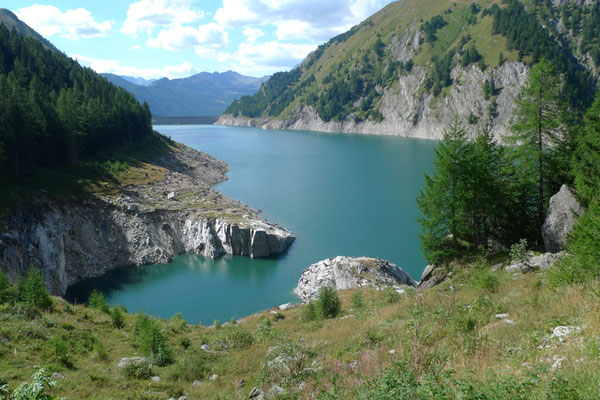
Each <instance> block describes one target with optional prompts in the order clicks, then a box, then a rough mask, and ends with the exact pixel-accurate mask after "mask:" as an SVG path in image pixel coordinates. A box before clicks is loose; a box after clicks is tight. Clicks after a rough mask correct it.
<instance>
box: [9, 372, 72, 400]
mask: <svg viewBox="0 0 600 400" xmlns="http://www.w3.org/2000/svg"><path fill="white" fill-rule="evenodd" d="M36 369H37V371H36V372H35V373H34V374H33V375H32V376H31V379H32V382H31V383H22V384H21V385H19V387H18V388H16V389H15V390H14V391H13V392H12V393H10V390H9V389H8V386H6V385H4V386H2V385H0V399H2V395H3V394H8V397H7V400H54V399H55V398H54V397H53V396H52V395H50V394H48V392H47V391H48V390H52V389H53V388H54V387H55V386H56V384H57V383H56V381H54V380H52V377H51V376H50V374H48V373H47V372H46V369H45V368H39V367H36ZM61 399H62V398H61ZM56 400H60V399H58V398H57V399H56Z"/></svg>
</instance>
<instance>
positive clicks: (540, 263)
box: [506, 252, 565, 273]
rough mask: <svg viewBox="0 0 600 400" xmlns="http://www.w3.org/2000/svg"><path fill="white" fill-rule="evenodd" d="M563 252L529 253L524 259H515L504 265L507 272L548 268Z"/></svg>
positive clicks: (523, 271) (525, 271) (524, 271)
mask: <svg viewBox="0 0 600 400" xmlns="http://www.w3.org/2000/svg"><path fill="white" fill-rule="evenodd" d="M564 254H565V253H564V252H560V253H544V254H540V255H537V256H536V255H533V253H530V254H529V256H528V258H527V259H526V260H525V261H517V262H514V263H511V264H509V265H508V266H507V267H506V270H507V271H508V272H522V273H527V272H532V271H536V270H542V271H545V270H548V269H550V268H551V267H552V266H553V265H554V264H556V262H557V261H558V260H559V259H560V258H561V257H562V256H563V255H564Z"/></svg>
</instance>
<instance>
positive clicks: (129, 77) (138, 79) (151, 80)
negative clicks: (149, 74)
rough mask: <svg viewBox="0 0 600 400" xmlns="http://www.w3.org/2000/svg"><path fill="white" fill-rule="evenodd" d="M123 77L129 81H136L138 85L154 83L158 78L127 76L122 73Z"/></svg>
mask: <svg viewBox="0 0 600 400" xmlns="http://www.w3.org/2000/svg"><path fill="white" fill-rule="evenodd" d="M121 78H123V79H125V80H126V81H129V82H131V83H135V84H136V85H140V86H150V84H152V82H156V79H144V78H136V77H133V76H126V75H121Z"/></svg>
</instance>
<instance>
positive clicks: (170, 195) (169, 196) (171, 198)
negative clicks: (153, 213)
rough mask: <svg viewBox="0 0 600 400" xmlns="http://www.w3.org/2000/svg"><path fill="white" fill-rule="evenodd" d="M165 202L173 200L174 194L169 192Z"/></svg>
mask: <svg viewBox="0 0 600 400" xmlns="http://www.w3.org/2000/svg"><path fill="white" fill-rule="evenodd" d="M167 200H175V192H171V193H169V194H168V195H167Z"/></svg>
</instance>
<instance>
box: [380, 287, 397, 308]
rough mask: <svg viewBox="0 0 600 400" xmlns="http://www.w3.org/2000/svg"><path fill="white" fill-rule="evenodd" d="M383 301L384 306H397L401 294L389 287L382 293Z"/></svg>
mask: <svg viewBox="0 0 600 400" xmlns="http://www.w3.org/2000/svg"><path fill="white" fill-rule="evenodd" d="M381 299H382V300H383V302H384V304H395V303H397V302H398V301H400V293H398V292H397V291H396V289H394V288H393V287H390V286H388V287H386V288H385V289H383V291H382V292H381Z"/></svg>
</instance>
